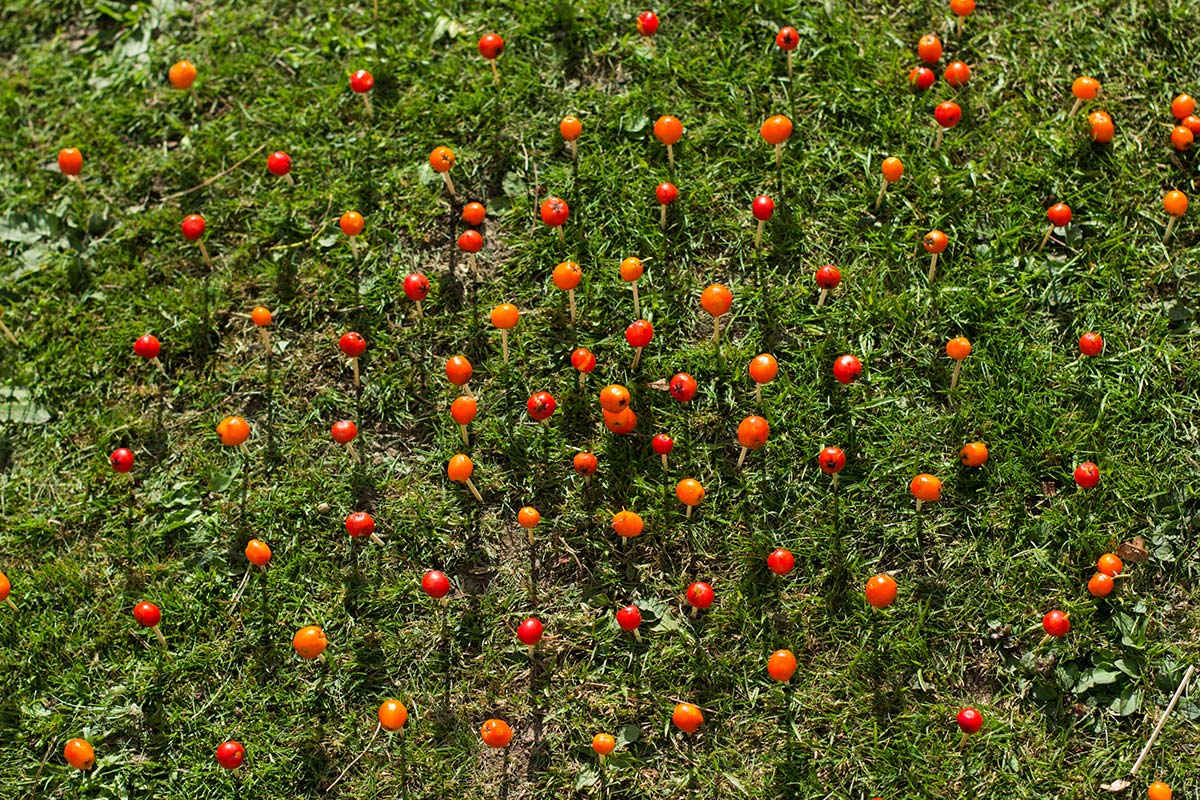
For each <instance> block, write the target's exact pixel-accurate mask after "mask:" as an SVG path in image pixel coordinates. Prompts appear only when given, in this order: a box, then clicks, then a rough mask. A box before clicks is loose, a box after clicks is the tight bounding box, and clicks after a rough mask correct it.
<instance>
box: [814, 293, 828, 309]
mask: <svg viewBox="0 0 1200 800" xmlns="http://www.w3.org/2000/svg"><path fill="white" fill-rule="evenodd" d="M828 296H829V290H828V289H822V290H821V294H820V296H819V297H817V308H820V307H821V306H823V305H825V298H826V297H828Z"/></svg>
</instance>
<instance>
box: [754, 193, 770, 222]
mask: <svg viewBox="0 0 1200 800" xmlns="http://www.w3.org/2000/svg"><path fill="white" fill-rule="evenodd" d="M750 213H752V214H754V218H755V219H756V220H758V221H759V222H766V221H767V220H769V219H770V218H771V215H772V214H774V213H775V201H774V200H772V199H771V198H769V197H767V196H766V195H765V194H764V195H759V196H758V197H756V198H754V202H753V203H751V204H750Z"/></svg>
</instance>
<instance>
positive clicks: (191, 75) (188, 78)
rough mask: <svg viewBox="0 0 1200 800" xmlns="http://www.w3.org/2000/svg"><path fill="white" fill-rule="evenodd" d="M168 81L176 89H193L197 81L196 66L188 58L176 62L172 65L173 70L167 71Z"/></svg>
mask: <svg viewBox="0 0 1200 800" xmlns="http://www.w3.org/2000/svg"><path fill="white" fill-rule="evenodd" d="M167 80H169V81H170V82H171V85H172V86H174V87H175V88H176V89H181V90H182V89H190V88H192V83H193V82H194V81H195V80H196V65H195V64H193V63H192V62H190V61H188V60H187V59H186V58H185V59H184V60H182V61H176V62H175V63H174V64H172V65H171V69H170V70H168V71H167Z"/></svg>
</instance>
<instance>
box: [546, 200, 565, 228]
mask: <svg viewBox="0 0 1200 800" xmlns="http://www.w3.org/2000/svg"><path fill="white" fill-rule="evenodd" d="M541 214H542V222H544V223H546V224H547V225H549V226H550V227H552V228H557V227H559V226H560V225H563V224H565V223H566V221H567V217H568V216H570V214H571V209H570V207H568V206H567V201H566V200H563V199H562V198H561V197H547V198H546V199H545V200H543V201H542V206H541Z"/></svg>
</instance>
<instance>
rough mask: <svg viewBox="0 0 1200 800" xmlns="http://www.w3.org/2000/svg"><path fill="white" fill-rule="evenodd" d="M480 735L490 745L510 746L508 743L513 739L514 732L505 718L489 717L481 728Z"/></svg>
mask: <svg viewBox="0 0 1200 800" xmlns="http://www.w3.org/2000/svg"><path fill="white" fill-rule="evenodd" d="M479 735H480V736H481V737H482V738H483V743H484V744H486V745H487V746H488V747H508V743H509V742H511V741H512V737H513V732H512V728H510V727H508V723H507V722H505V721H504V720H502V719H489V720H488V721H487V722H485V723H483V727H482V728H480V729H479Z"/></svg>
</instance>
